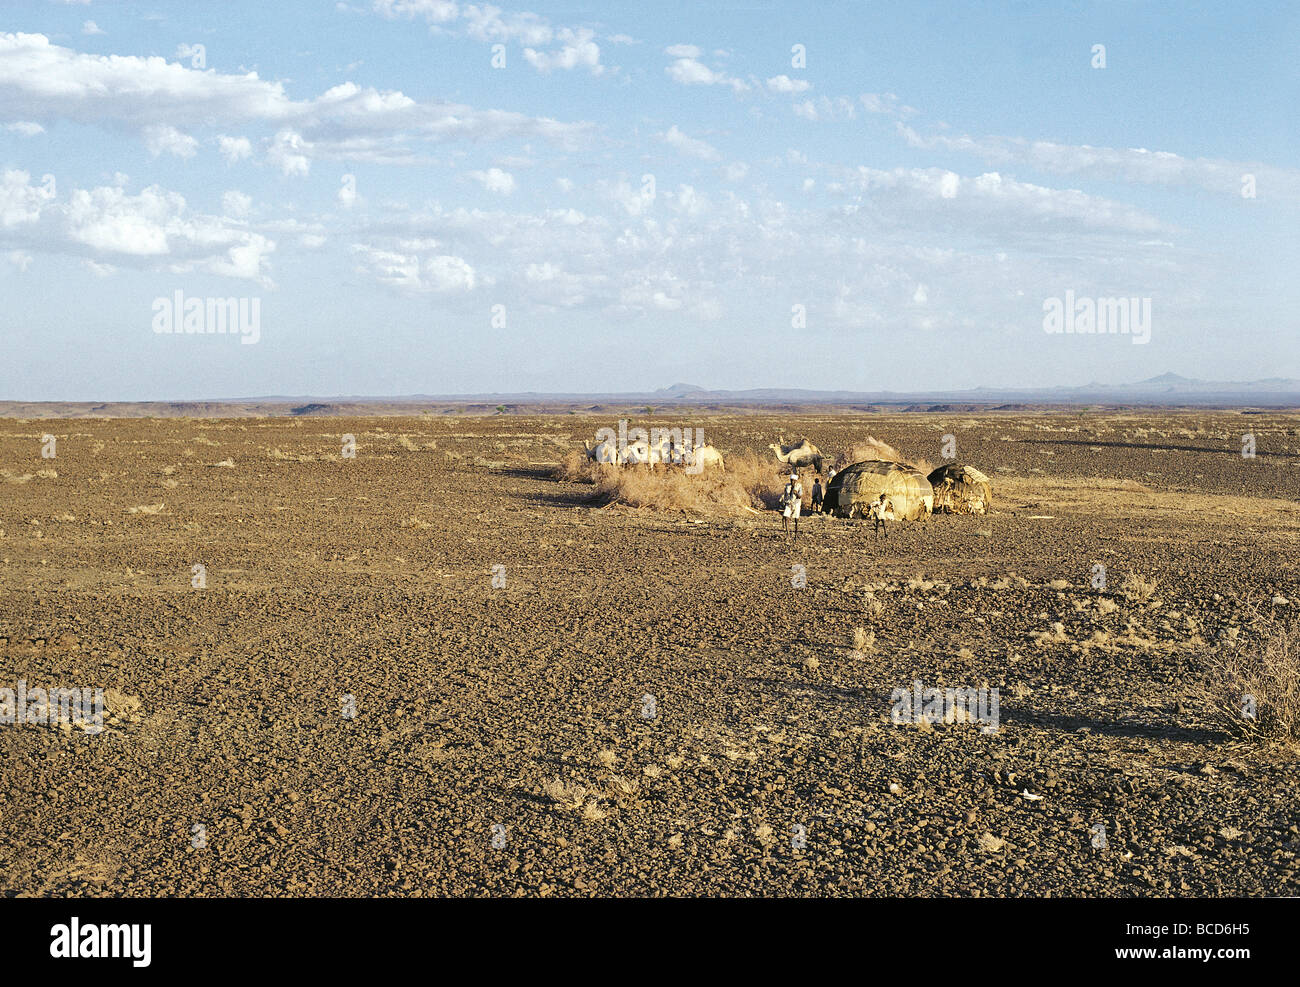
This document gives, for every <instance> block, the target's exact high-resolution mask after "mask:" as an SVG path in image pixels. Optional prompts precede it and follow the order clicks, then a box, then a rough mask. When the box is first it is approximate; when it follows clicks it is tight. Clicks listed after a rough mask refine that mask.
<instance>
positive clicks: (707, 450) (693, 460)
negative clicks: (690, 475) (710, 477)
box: [683, 445, 723, 470]
mask: <svg viewBox="0 0 1300 987" xmlns="http://www.w3.org/2000/svg"><path fill="white" fill-rule="evenodd" d="M683 458H684V459H685V460H686V462H687V464H688V465H690V466H693V467H694V468H695V469H697V470H706V469H708V468H709V467H711V466H716V467H717V468H718V469H722V468H723V462H722V453H720V452H719V451H718V450H717V449H715V448H714V447H713V446H711V445H705V446H700V447H699V448H698V449H696V450H695V451H694V452H689V453H687V454H686V455H685V456H684V457H683Z"/></svg>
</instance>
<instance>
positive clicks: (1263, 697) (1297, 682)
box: [1206, 615, 1300, 744]
mask: <svg viewBox="0 0 1300 987" xmlns="http://www.w3.org/2000/svg"><path fill="white" fill-rule="evenodd" d="M1249 629H1250V631H1251V633H1250V636H1249V637H1248V638H1246V639H1233V640H1231V641H1225V642H1224V644H1222V645H1221V646H1220V647H1219V648H1218V649H1217V650H1216V651H1215V652H1213V653H1212V654H1211V655H1210V656H1209V658H1208V659H1207V662H1206V664H1207V670H1208V672H1209V684H1208V687H1207V689H1208V693H1209V699H1210V702H1211V704H1212V705H1213V707H1214V709H1215V711H1216V713H1217V714H1218V719H1219V721H1220V722H1221V723H1222V724H1223V725H1224V726H1226V727H1227V728H1228V729H1229V731H1230V732H1232V733H1233V734H1235V735H1237V736H1240V737H1245V738H1248V739H1251V740H1255V741H1282V742H1286V743H1293V744H1294V743H1296V742H1297V741H1300V621H1297V620H1295V619H1291V620H1285V619H1283V618H1279V617H1276V616H1271V615H1270V616H1267V617H1265V616H1257V617H1255V618H1254V619H1253V620H1252V621H1251V625H1250V628H1249Z"/></svg>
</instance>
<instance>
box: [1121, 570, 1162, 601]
mask: <svg viewBox="0 0 1300 987" xmlns="http://www.w3.org/2000/svg"><path fill="white" fill-rule="evenodd" d="M1158 585H1160V584H1159V582H1158V581H1157V580H1155V579H1146V578H1145V577H1143V576H1140V575H1138V574H1137V573H1136V572H1130V573H1127V574H1126V575H1125V576H1124V581H1123V582H1122V583H1120V584H1119V591H1120V592H1121V593H1122V594H1124V599H1126V600H1129V601H1130V602H1136V603H1145V602H1146V601H1147V600H1149V599H1151V597H1152V596H1154V595H1155V592H1156V587H1157V586H1158Z"/></svg>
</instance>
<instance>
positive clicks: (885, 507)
mask: <svg viewBox="0 0 1300 987" xmlns="http://www.w3.org/2000/svg"><path fill="white" fill-rule="evenodd" d="M892 509H893V505H892V504H890V503H889V501H887V500H886V499H885V495H884V494H883V493H882V494H881V495H880V499H879V500H876V501H874V502H873V503H872V505H871V506H870V507H869V508H867V512H868V513H869V514H870V515H871V520H872V521H874V522H875V523H874V525H873V526H872V529H871V530H872V533H873V534H874V535H875V536H876V537H877V538H879V537H880V533H881V532H882V531H883V532H884V533H885V537H886V538H888V537H889V529H888V528H886V527H885V515H886V514H887V513H889V512H890V511H892Z"/></svg>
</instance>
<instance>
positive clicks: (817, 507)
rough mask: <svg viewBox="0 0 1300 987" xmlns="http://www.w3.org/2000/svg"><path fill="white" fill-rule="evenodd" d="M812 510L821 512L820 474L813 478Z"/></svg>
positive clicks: (816, 512)
mask: <svg viewBox="0 0 1300 987" xmlns="http://www.w3.org/2000/svg"><path fill="white" fill-rule="evenodd" d="M812 512H813V513H814V514H820V513H821V512H822V478H821V477H820V476H818V477H814V478H813V491H812Z"/></svg>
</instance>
